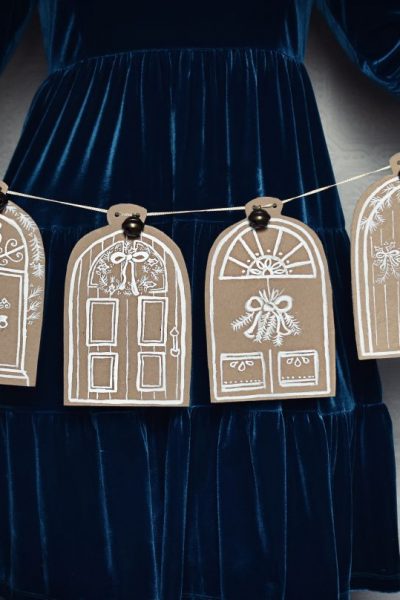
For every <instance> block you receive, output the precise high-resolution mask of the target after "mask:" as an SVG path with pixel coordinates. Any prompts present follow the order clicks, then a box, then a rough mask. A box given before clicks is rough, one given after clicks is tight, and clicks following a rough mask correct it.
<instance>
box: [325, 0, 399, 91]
mask: <svg viewBox="0 0 400 600" xmlns="http://www.w3.org/2000/svg"><path fill="white" fill-rule="evenodd" d="M316 6H317V7H318V8H319V10H320V11H321V13H322V14H323V15H324V17H325V19H326V21H327V23H328V25H329V27H330V29H331V30H332V31H333V33H334V35H335V36H336V38H337V40H338V41H339V43H340V44H341V46H342V47H343V48H344V50H345V51H346V52H347V54H348V55H349V56H350V58H351V60H352V61H353V62H354V63H356V64H357V65H358V66H359V67H360V69H361V70H362V71H363V73H365V75H367V76H368V77H370V78H371V79H373V80H374V81H376V82H378V83H379V84H380V85H382V86H384V87H385V88H386V89H387V90H388V91H389V92H391V93H393V94H400V5H399V0H366V1H365V0H316Z"/></svg>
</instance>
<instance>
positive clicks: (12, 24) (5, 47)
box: [0, 0, 37, 73]
mask: <svg viewBox="0 0 400 600" xmlns="http://www.w3.org/2000/svg"><path fill="white" fill-rule="evenodd" d="M36 2H37V0H1V1H0V32H1V33H0V73H1V72H2V71H3V69H4V67H5V66H6V64H7V63H8V61H9V59H10V58H11V56H12V53H13V52H14V50H15V47H16V46H17V44H18V42H19V40H20V39H21V36H22V33H23V31H24V29H25V27H26V25H27V23H28V21H29V19H30V17H31V15H32V12H33V9H34V7H35V6H36Z"/></svg>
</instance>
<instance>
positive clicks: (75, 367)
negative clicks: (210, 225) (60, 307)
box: [64, 204, 191, 406]
mask: <svg viewBox="0 0 400 600" xmlns="http://www.w3.org/2000/svg"><path fill="white" fill-rule="evenodd" d="M133 214H138V215H140V218H141V220H142V221H144V220H145V217H146V211H145V209H143V208H142V207H140V206H136V205H133V204H119V205H115V206H112V207H111V208H110V209H109V211H108V223H109V225H108V226H106V227H102V228H101V229H97V230H96V231H93V232H91V233H89V234H88V235H86V236H85V237H83V238H82V239H81V240H80V241H79V242H78V243H77V245H76V246H75V248H74V250H73V252H72V254H71V257H70V259H69V262H68V269H67V277H66V285H65V309H64V332H65V335H64V340H65V352H64V353H65V356H64V365H65V377H64V378H65V384H64V385H65V388H64V404H66V405H74V406H77V405H85V406H86V405H96V406H113V405H118V406H187V405H188V404H189V386H190V363H191V310H190V288H189V280H188V275H187V270H186V266H185V263H184V260H183V256H182V254H181V251H180V250H179V248H178V247H177V246H176V244H175V243H174V242H173V241H172V240H171V239H170V238H169V237H168V236H166V235H165V234H164V233H162V232H161V231H159V230H158V229H156V228H154V227H150V226H148V225H145V227H144V230H143V232H142V233H141V234H140V237H138V238H137V239H130V238H129V237H127V236H126V235H125V234H124V232H123V230H122V223H123V222H124V220H125V219H126V218H127V217H128V216H129V215H133Z"/></svg>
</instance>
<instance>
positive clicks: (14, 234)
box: [0, 184, 45, 386]
mask: <svg viewBox="0 0 400 600" xmlns="http://www.w3.org/2000/svg"><path fill="white" fill-rule="evenodd" d="M4 185H5V184H4ZM44 280H45V258H44V251H43V244H42V239H41V236H40V232H39V229H38V227H37V225H36V224H35V223H34V221H33V220H32V219H31V218H30V216H29V215H28V214H27V213H26V212H25V211H23V210H22V209H21V208H20V207H19V206H17V205H16V204H14V203H13V202H8V203H7V204H6V206H5V208H4V209H3V210H2V211H1V212H0V348H1V357H0V383H2V384H5V385H21V386H34V385H35V383H36V370H37V360H38V352H39V343H40V335H41V326H42V313H43V294H44Z"/></svg>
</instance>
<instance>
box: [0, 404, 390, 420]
mask: <svg viewBox="0 0 400 600" xmlns="http://www.w3.org/2000/svg"><path fill="white" fill-rule="evenodd" d="M239 404H240V406H239V408H238V405H239ZM243 404H244V403H242V402H241V403H239V402H238V403H237V404H233V405H232V407H231V409H232V410H233V409H235V410H237V412H238V413H239V412H240V411H243V412H245V413H246V414H248V413H271V414H277V415H281V416H283V417H285V416H286V417H289V416H291V415H293V414H305V415H309V414H310V413H312V414H315V415H316V416H318V417H322V418H324V417H335V416H341V415H348V414H352V413H354V412H355V411H357V410H360V409H368V408H378V407H384V408H386V404H385V403H384V402H374V403H369V404H367V403H365V404H356V405H355V406H354V407H353V408H348V409H345V410H336V411H331V412H323V411H321V410H320V409H313V408H310V409H309V410H307V409H306V410H300V409H296V408H291V409H288V408H285V407H282V408H277V409H268V408H257V407H254V408H250V407H246V410H244V409H243V407H242V405H243ZM217 406H218V405H216V404H211V403H210V404H202V405H197V406H182V407H177V406H174V407H171V408H170V407H167V406H164V407H160V408H159V407H157V408H155V407H140V408H132V407H116V408H114V409H112V410H110V409H104V408H101V407H98V408H97V409H96V410H93V409H92V408H88V407H84V406H80V407H71V408H68V409H62V408H60V409H52V408H49V409H45V408H44V409H40V408H36V407H35V406H10V405H7V404H0V413H1V412H6V411H7V412H8V411H11V412H16V413H19V412H22V413H34V414H38V415H40V414H43V415H46V414H49V415H69V414H71V415H72V414H75V415H76V414H82V413H85V414H88V415H90V416H96V415H97V416H103V415H106V414H114V415H117V414H118V415H125V414H137V415H139V414H141V413H143V412H144V411H146V412H147V411H148V410H149V409H150V410H151V411H153V410H155V411H159V410H160V409H161V410H165V409H167V410H168V411H170V412H171V414H172V413H173V412H174V411H176V412H179V413H181V414H183V412H184V411H187V412H188V413H189V415H190V414H191V413H192V412H193V411H195V410H199V409H213V410H215V411H218V408H217ZM224 408H225V409H226V408H227V404H226V403H224Z"/></svg>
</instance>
